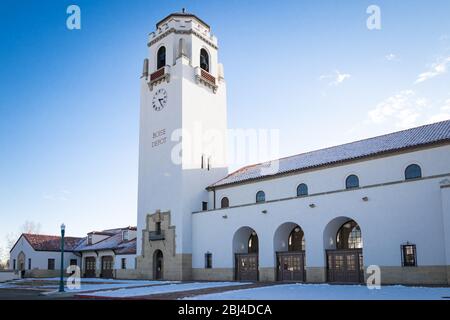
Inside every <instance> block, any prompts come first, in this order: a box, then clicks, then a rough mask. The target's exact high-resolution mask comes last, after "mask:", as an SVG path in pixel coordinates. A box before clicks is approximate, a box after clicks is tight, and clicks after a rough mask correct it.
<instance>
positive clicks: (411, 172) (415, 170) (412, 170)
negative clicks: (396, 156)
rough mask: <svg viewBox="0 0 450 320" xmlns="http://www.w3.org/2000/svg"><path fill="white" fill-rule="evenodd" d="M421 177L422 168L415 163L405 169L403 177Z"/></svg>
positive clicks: (407, 178) (408, 178)
mask: <svg viewBox="0 0 450 320" xmlns="http://www.w3.org/2000/svg"><path fill="white" fill-rule="evenodd" d="M418 178H422V169H421V168H420V166H419V165H417V164H411V165H409V166H408V167H407V168H406V169H405V179H406V180H410V179H418Z"/></svg>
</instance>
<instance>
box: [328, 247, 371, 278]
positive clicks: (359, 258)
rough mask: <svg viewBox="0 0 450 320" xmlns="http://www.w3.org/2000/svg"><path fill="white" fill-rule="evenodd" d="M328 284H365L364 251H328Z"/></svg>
mask: <svg viewBox="0 0 450 320" xmlns="http://www.w3.org/2000/svg"><path fill="white" fill-rule="evenodd" d="M327 277H328V282H337V283H362V282H364V264H363V254H362V249H345V250H327Z"/></svg>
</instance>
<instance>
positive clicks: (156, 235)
mask: <svg viewBox="0 0 450 320" xmlns="http://www.w3.org/2000/svg"><path fill="white" fill-rule="evenodd" d="M164 239H165V236H164V230H161V231H149V232H148V240H150V241H160V240H164Z"/></svg>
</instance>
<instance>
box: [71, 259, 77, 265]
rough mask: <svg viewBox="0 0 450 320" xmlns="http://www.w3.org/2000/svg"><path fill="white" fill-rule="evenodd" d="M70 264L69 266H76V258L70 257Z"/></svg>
mask: <svg viewBox="0 0 450 320" xmlns="http://www.w3.org/2000/svg"><path fill="white" fill-rule="evenodd" d="M70 265H71V266H76V265H78V261H77V259H70Z"/></svg>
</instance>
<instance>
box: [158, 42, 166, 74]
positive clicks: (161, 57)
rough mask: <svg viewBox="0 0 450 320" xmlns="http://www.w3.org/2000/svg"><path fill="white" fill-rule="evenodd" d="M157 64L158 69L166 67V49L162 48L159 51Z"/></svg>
mask: <svg viewBox="0 0 450 320" xmlns="http://www.w3.org/2000/svg"><path fill="white" fill-rule="evenodd" d="M156 56H157V59H158V60H157V63H156V69H161V68H162V67H165V66H166V47H161V48H159V49H158V53H157V55H156Z"/></svg>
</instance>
